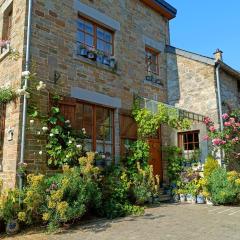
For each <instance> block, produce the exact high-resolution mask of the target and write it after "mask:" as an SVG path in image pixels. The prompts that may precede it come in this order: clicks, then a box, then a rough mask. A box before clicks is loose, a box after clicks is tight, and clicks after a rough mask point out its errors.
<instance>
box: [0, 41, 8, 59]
mask: <svg viewBox="0 0 240 240" xmlns="http://www.w3.org/2000/svg"><path fill="white" fill-rule="evenodd" d="M9 52H10V42H9V41H0V60H1V59H3V58H4V57H5V56H6V55H7V54H8V53H9Z"/></svg>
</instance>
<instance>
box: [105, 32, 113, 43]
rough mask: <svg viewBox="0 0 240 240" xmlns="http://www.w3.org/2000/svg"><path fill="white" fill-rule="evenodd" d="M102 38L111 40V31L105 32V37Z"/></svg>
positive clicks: (107, 40)
mask: <svg viewBox="0 0 240 240" xmlns="http://www.w3.org/2000/svg"><path fill="white" fill-rule="evenodd" d="M104 40H105V41H106V42H110V43H111V42H112V34H111V33H108V32H105V38H104Z"/></svg>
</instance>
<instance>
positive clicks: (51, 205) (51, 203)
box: [48, 200, 57, 208]
mask: <svg viewBox="0 0 240 240" xmlns="http://www.w3.org/2000/svg"><path fill="white" fill-rule="evenodd" d="M56 205H57V204H56V202H53V201H51V200H50V201H49V202H48V207H49V208H55V207H56Z"/></svg>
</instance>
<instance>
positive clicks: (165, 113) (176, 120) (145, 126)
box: [132, 100, 192, 138]
mask: <svg viewBox="0 0 240 240" xmlns="http://www.w3.org/2000/svg"><path fill="white" fill-rule="evenodd" d="M132 114H133V117H134V118H135V120H136V122H137V125H138V134H139V137H140V138H147V137H151V136H153V135H155V134H156V132H157V130H158V129H159V127H160V125H161V124H166V125H168V126H169V127H171V128H174V129H179V130H180V129H181V130H186V129H189V128H190V126H191V124H192V123H191V121H190V120H189V119H187V118H180V117H179V114H178V111H177V110H176V109H174V108H170V107H167V106H166V105H164V104H163V103H159V104H158V108H157V111H156V112H155V113H152V112H151V111H150V110H148V109H146V108H141V107H140V101H139V100H135V103H134V107H133V111H132Z"/></svg>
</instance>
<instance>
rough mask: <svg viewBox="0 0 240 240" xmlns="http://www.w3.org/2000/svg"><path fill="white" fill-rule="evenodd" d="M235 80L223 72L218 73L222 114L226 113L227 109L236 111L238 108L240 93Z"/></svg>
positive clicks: (239, 105)
mask: <svg viewBox="0 0 240 240" xmlns="http://www.w3.org/2000/svg"><path fill="white" fill-rule="evenodd" d="M237 81H239V80H237V79H236V78H234V77H233V76H231V75H229V74H228V73H226V72H225V71H222V70H221V71H220V85H221V96H222V102H223V112H228V110H229V109H228V107H230V108H231V109H236V108H239V107H240V98H239V97H240V93H239V92H238V84H237Z"/></svg>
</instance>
